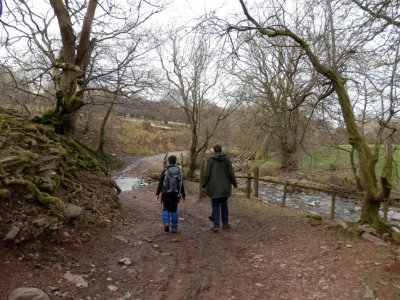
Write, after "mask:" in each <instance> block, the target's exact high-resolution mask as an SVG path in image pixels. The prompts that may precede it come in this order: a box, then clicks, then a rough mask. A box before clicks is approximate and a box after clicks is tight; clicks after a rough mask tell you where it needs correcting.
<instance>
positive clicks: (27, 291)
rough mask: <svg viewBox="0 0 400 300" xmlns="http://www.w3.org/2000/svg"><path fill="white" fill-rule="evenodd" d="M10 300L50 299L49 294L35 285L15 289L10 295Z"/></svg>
mask: <svg viewBox="0 0 400 300" xmlns="http://www.w3.org/2000/svg"><path fill="white" fill-rule="evenodd" d="M8 300H50V298H49V296H48V295H47V294H46V293H45V292H43V291H42V290H39V289H37V288H33V287H21V288H17V289H15V290H13V291H12V292H11V293H10V294H9V295H8Z"/></svg>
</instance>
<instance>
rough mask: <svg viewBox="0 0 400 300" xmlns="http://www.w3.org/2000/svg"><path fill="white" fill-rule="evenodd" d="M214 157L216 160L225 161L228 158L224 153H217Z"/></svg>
mask: <svg viewBox="0 0 400 300" xmlns="http://www.w3.org/2000/svg"><path fill="white" fill-rule="evenodd" d="M212 158H213V159H214V160H216V161H224V160H226V155H225V154H224V153H216V154H214V155H213V156H212Z"/></svg>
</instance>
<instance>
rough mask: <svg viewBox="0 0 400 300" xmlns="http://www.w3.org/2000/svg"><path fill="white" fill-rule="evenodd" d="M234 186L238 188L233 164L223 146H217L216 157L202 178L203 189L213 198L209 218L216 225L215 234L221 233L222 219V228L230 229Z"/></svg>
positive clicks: (209, 163) (213, 229)
mask: <svg viewBox="0 0 400 300" xmlns="http://www.w3.org/2000/svg"><path fill="white" fill-rule="evenodd" d="M232 185H233V186H234V187H235V188H237V182H236V177H235V172H234V171H233V167H232V163H231V161H230V159H229V157H228V156H227V155H225V154H224V153H222V147H221V145H215V146H214V155H213V156H211V157H210V158H209V159H208V160H207V166H206V170H205V173H204V176H203V178H202V187H203V188H205V189H206V193H207V195H208V196H209V197H210V198H211V206H212V215H211V216H210V217H209V218H210V220H211V221H212V222H213V223H214V226H213V227H212V228H211V230H212V231H214V232H218V231H219V228H220V220H221V219H222V228H223V229H229V228H230V225H229V209H228V197H229V196H230V195H231V193H232Z"/></svg>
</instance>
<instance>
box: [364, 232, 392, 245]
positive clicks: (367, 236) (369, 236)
mask: <svg viewBox="0 0 400 300" xmlns="http://www.w3.org/2000/svg"><path fill="white" fill-rule="evenodd" d="M361 237H362V238H363V239H364V240H366V241H369V242H371V243H374V244H375V245H379V246H388V244H386V243H385V242H384V241H383V240H381V239H380V238H378V237H376V236H374V235H372V234H370V233H368V232H363V233H362V235H361Z"/></svg>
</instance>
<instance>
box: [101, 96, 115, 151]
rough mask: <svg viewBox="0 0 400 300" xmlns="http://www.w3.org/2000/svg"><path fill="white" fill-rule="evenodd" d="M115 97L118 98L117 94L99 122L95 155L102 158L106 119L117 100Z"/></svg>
mask: <svg viewBox="0 0 400 300" xmlns="http://www.w3.org/2000/svg"><path fill="white" fill-rule="evenodd" d="M117 97H118V93H115V95H114V97H113V100H112V101H111V103H110V106H109V107H108V109H107V112H106V114H105V116H104V118H103V121H102V122H101V126H100V134H99V144H98V146H97V153H99V154H100V155H102V156H104V143H105V130H106V125H107V121H108V118H109V117H110V114H111V112H112V109H113V107H114V103H115V101H116V100H117Z"/></svg>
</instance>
